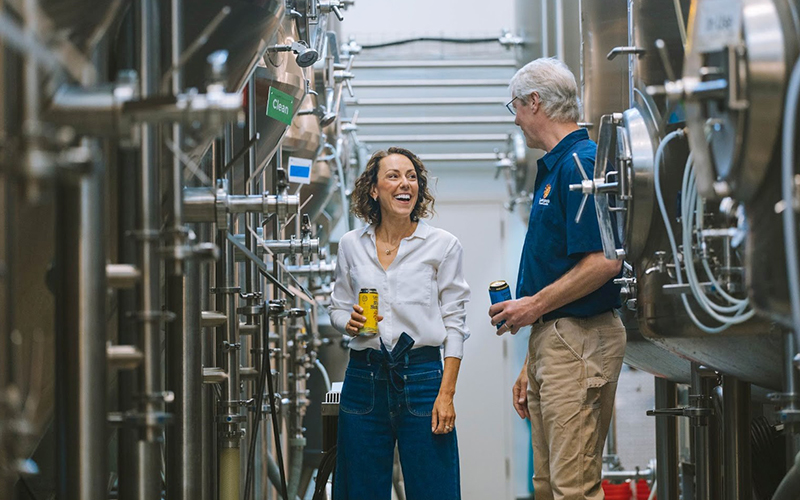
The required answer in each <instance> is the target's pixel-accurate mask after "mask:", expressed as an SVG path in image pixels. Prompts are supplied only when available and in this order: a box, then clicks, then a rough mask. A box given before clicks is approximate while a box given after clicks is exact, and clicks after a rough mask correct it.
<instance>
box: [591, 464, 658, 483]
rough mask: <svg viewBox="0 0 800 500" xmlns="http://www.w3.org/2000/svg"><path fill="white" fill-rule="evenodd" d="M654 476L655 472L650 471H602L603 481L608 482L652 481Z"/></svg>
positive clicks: (648, 469)
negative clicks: (606, 480) (628, 480)
mask: <svg viewBox="0 0 800 500" xmlns="http://www.w3.org/2000/svg"><path fill="white" fill-rule="evenodd" d="M655 476H656V471H654V470H653V469H650V468H649V467H648V468H647V469H636V470H604V471H603V479H608V480H610V481H625V480H627V479H634V480H635V479H647V480H652V479H654V478H655Z"/></svg>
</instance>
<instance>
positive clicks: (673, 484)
mask: <svg viewBox="0 0 800 500" xmlns="http://www.w3.org/2000/svg"><path fill="white" fill-rule="evenodd" d="M655 400H656V401H655V402H656V409H662V408H677V407H678V388H677V384H676V383H675V382H672V381H669V380H667V379H665V378H661V377H655ZM678 460H679V458H678V421H677V418H676V417H670V416H663V417H656V463H657V464H658V467H657V468H656V482H657V485H656V488H657V494H656V496H657V498H659V499H664V500H678V497H679V483H678Z"/></svg>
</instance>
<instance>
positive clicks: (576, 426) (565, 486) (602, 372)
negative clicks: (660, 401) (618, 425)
mask: <svg viewBox="0 0 800 500" xmlns="http://www.w3.org/2000/svg"><path fill="white" fill-rule="evenodd" d="M528 354H529V359H528V410H529V411H530V414H531V441H532V444H533V470H534V476H533V487H534V489H535V495H536V500H562V499H563V500H577V499H590V500H601V499H603V498H604V496H603V490H602V488H601V487H600V473H601V470H602V467H603V463H602V460H603V445H604V443H605V439H606V434H607V433H608V425H609V423H610V422H611V413H612V410H613V408H614V393H615V392H616V390H617V379H618V377H619V372H620V369H621V368H622V358H623V356H624V355H625V327H624V326H623V325H622V321H621V320H620V319H619V315H618V314H617V312H616V311H610V312H607V313H603V314H599V315H597V316H592V317H590V318H560V319H556V320H553V321H547V322H541V321H540V322H537V323H534V324H533V326H532V328H531V337H530V340H529V341H528Z"/></svg>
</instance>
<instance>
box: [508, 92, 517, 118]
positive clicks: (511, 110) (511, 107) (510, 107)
mask: <svg viewBox="0 0 800 500" xmlns="http://www.w3.org/2000/svg"><path fill="white" fill-rule="evenodd" d="M517 99H519V96H517V97H515V98H513V99H511V100H510V101H508V102H507V103H506V109H507V110H508V112H509V113H511V114H512V115H514V116H516V114H517V110H516V108H515V107H514V101H516V100H517Z"/></svg>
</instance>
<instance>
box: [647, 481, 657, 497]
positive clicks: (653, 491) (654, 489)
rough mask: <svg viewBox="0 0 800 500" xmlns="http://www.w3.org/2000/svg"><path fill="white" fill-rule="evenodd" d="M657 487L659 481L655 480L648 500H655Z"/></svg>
mask: <svg viewBox="0 0 800 500" xmlns="http://www.w3.org/2000/svg"><path fill="white" fill-rule="evenodd" d="M657 485H658V481H656V480H655V479H654V480H653V486H652V489H651V490H650V496H649V497H647V500H654V499H655V498H656V486H657Z"/></svg>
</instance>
